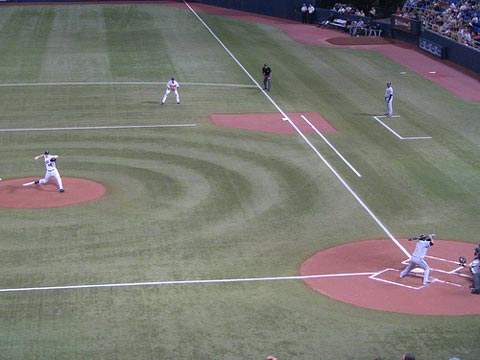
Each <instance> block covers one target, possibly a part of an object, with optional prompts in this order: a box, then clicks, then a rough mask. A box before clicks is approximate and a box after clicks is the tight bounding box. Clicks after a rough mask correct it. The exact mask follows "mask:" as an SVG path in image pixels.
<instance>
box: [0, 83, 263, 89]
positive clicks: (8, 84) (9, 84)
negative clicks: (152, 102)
mask: <svg viewBox="0 0 480 360" xmlns="http://www.w3.org/2000/svg"><path fill="white" fill-rule="evenodd" d="M119 85H122V86H124V85H126V86H128V85H137V86H158V85H162V86H163V85H165V82H158V81H149V82H146V81H84V82H81V81H74V82H72V81H70V82H68V81H67V82H37V83H4V84H0V87H33V86H119ZM181 85H186V86H212V87H213V86H217V87H234V88H255V87H256V86H254V85H247V84H221V83H195V82H182V83H181Z"/></svg>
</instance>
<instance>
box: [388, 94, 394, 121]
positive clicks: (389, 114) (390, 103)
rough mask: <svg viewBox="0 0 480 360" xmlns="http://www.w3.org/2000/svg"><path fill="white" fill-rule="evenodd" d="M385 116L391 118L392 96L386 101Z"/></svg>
mask: <svg viewBox="0 0 480 360" xmlns="http://www.w3.org/2000/svg"><path fill="white" fill-rule="evenodd" d="M387 116H393V96H392V98H391V99H390V100H388V101H387Z"/></svg>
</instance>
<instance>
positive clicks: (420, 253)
mask: <svg viewBox="0 0 480 360" xmlns="http://www.w3.org/2000/svg"><path fill="white" fill-rule="evenodd" d="M434 238H435V234H430V235H420V236H418V237H414V238H410V239H408V241H412V240H418V241H417V245H416V246H415V251H414V252H413V255H412V257H411V258H410V264H408V266H407V267H406V268H405V269H404V270H403V271H402V272H401V273H400V277H401V278H403V277H405V276H407V275H408V273H409V272H410V271H411V270H413V268H415V267H417V266H418V267H421V268H422V269H423V270H424V272H423V285H428V284H430V281H429V280H428V276H429V275H430V267H429V266H428V264H427V263H426V262H425V256H426V255H427V249H428V248H429V247H430V246H432V245H433V239H434Z"/></svg>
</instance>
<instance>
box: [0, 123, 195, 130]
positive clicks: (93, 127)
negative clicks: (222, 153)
mask: <svg viewBox="0 0 480 360" xmlns="http://www.w3.org/2000/svg"><path fill="white" fill-rule="evenodd" d="M192 126H197V124H167V125H111V126H74V127H51V128H17V129H0V132H16V131H65V130H112V129H152V128H172V127H192Z"/></svg>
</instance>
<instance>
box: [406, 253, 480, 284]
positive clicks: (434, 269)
mask: <svg viewBox="0 0 480 360" xmlns="http://www.w3.org/2000/svg"><path fill="white" fill-rule="evenodd" d="M426 257H427V258H429V259H435V260H439V261H444V262H447V263H449V264H458V262H456V261H452V260H448V259H444V258H439V257H435V256H429V255H427V256H426ZM401 263H402V265H405V266H407V265H408V264H409V263H410V260H409V259H406V260H403V261H402V262H401ZM462 269H464V267H463V266H458V267H457V268H455V269H453V270H450V271H447V270H441V269H436V268H432V267H431V268H430V271H432V272H435V271H436V272H439V273H443V274H448V275H456V276H460V277H464V278H470V279H471V278H472V277H471V276H470V275H467V274H461V273H459V272H458V271H460V270H462ZM415 270H417V272H423V269H422V268H419V267H416V268H414V269H413V270H412V272H413V273H415Z"/></svg>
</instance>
